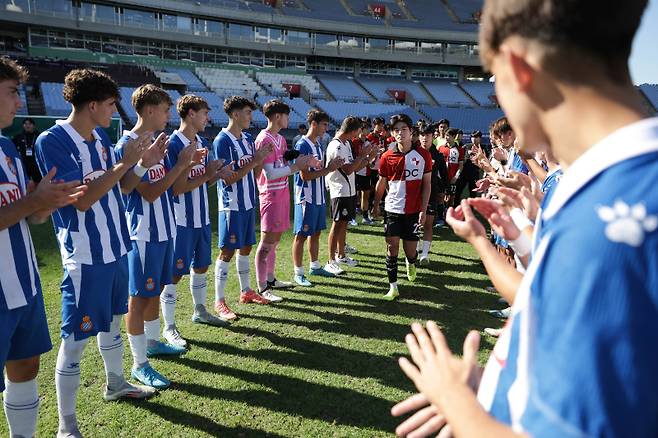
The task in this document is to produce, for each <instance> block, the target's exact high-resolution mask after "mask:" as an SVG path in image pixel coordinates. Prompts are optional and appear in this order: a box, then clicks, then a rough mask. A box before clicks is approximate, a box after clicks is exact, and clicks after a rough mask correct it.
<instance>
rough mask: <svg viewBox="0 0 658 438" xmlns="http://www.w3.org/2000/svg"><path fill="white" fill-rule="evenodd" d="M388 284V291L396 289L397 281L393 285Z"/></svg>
mask: <svg viewBox="0 0 658 438" xmlns="http://www.w3.org/2000/svg"><path fill="white" fill-rule="evenodd" d="M389 284H390V287H389V290H390V289H397V288H398V282H397V281H396V282H395V283H389Z"/></svg>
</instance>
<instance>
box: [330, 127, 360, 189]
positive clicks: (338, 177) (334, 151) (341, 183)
mask: <svg viewBox="0 0 658 438" xmlns="http://www.w3.org/2000/svg"><path fill="white" fill-rule="evenodd" d="M336 157H341V158H342V159H343V160H345V164H350V163H352V162H353V161H354V157H353V156H352V147H351V146H350V145H349V143H348V142H346V143H343V142H341V141H340V140H339V139H337V138H334V139H333V140H331V142H330V143H329V146H327V154H326V158H325V159H326V161H327V163H328V162H330V161H331V160H333V159H334V158H336ZM326 181H327V186H328V187H329V196H331V198H332V199H334V198H344V197H349V196H355V195H356V188H355V184H354V181H355V178H354V172H352V173H350V174H349V175H348V174H346V173H345V172H344V171H343V169H340V168H338V169H336V170H334V171H333V172H329V174H328V175H327V178H326Z"/></svg>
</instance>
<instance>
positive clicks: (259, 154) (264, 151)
mask: <svg viewBox="0 0 658 438" xmlns="http://www.w3.org/2000/svg"><path fill="white" fill-rule="evenodd" d="M220 147H221V145H220ZM273 151H274V148H273V147H272V145H271V144H267V145H264V146H262V147H261V148H260V149H258V150H257V151H256V154H255V155H254V158H253V160H251V161H249V162H248V163H246V164H244V165H243V166H242V167H240V168H239V169H237V170H235V172H234V173H233V175H230V176H228V177H226V178H225V179H224V182H225V183H226V185H229V186H230V185H232V184H235V183H236V182H238V181H240V180H241V179H242V178H244V177H245V175H247V174H248V173H249V172H251V171H252V170H253V169H255V168H256V167H258V166H262V164H263V161H265V159H266V158H267V157H268V156H269V155H270V154H271V153H272V152H273ZM218 156H219V157H222V158H223V155H222V154H221V153H220V154H218Z"/></svg>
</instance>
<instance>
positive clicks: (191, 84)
mask: <svg viewBox="0 0 658 438" xmlns="http://www.w3.org/2000/svg"><path fill="white" fill-rule="evenodd" d="M163 70H164V71H166V72H168V73H176V74H177V75H178V76H180V78H181V79H182V80H184V81H185V84H186V85H187V91H189V92H194V91H208V87H206V86H205V85H204V83H203V82H201V80H200V79H199V78H198V77H197V76H196V75H195V74H194V73H193V72H192V71H191V70H188V69H186V68H174V67H165V68H164V69H163Z"/></svg>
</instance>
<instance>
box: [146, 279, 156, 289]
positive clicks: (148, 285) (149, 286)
mask: <svg viewBox="0 0 658 438" xmlns="http://www.w3.org/2000/svg"><path fill="white" fill-rule="evenodd" d="M153 289H155V283H154V282H153V279H152V278H151V277H149V278H148V279H147V280H146V290H148V291H152V290H153Z"/></svg>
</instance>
